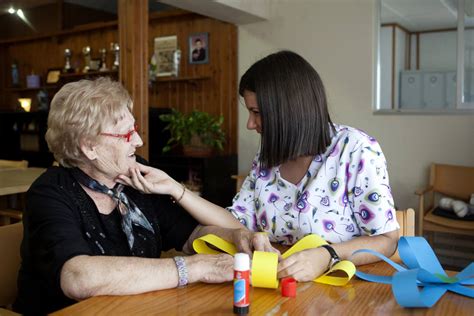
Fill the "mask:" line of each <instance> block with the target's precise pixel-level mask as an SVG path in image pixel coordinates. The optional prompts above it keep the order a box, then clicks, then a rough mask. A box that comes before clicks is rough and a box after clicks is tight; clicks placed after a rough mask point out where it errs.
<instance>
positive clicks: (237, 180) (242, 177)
mask: <svg viewBox="0 0 474 316" xmlns="http://www.w3.org/2000/svg"><path fill="white" fill-rule="evenodd" d="M246 177H247V175H246V174H234V175H232V176H231V178H232V179H235V193H237V192H239V191H240V188H241V187H242V184H243V183H244V181H245V178H246Z"/></svg>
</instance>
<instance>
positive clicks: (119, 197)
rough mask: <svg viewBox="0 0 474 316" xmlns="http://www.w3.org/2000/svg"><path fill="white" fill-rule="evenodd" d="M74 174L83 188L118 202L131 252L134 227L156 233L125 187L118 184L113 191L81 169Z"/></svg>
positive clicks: (73, 172) (77, 169) (75, 169)
mask: <svg viewBox="0 0 474 316" xmlns="http://www.w3.org/2000/svg"><path fill="white" fill-rule="evenodd" d="M72 174H73V176H74V178H76V180H77V181H79V183H80V184H82V185H83V186H85V187H87V188H89V189H91V190H94V191H97V192H100V193H103V194H107V195H108V196H110V197H111V198H112V199H113V200H114V201H117V204H118V209H119V211H120V214H121V215H122V230H123V232H124V233H125V235H126V236H127V240H128V246H129V248H130V250H132V248H133V243H134V241H135V236H134V235H133V226H132V224H135V225H137V226H141V227H143V228H145V229H146V230H148V231H150V232H152V233H153V234H154V233H155V231H154V229H153V227H152V226H151V224H150V222H149V221H148V219H147V218H146V217H145V215H143V213H142V211H140V209H139V208H138V206H137V205H136V204H135V203H134V202H133V201H132V200H131V199H129V198H128V197H127V195H126V194H125V193H124V192H122V190H123V185H122V184H119V183H117V184H116V185H115V187H114V188H113V189H110V188H108V187H107V186H105V185H103V184H101V183H99V182H98V181H96V180H94V179H92V178H91V177H89V176H88V175H87V174H85V173H84V172H83V171H82V170H81V169H79V168H74V169H73V170H72Z"/></svg>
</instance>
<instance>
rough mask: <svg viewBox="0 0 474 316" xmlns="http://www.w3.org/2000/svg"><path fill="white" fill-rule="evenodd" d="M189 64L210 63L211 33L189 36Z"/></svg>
mask: <svg viewBox="0 0 474 316" xmlns="http://www.w3.org/2000/svg"><path fill="white" fill-rule="evenodd" d="M189 63H190V64H207V63H209V33H196V34H191V35H190V36H189Z"/></svg>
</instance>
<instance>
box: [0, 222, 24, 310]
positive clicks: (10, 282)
mask: <svg viewBox="0 0 474 316" xmlns="http://www.w3.org/2000/svg"><path fill="white" fill-rule="evenodd" d="M22 238H23V223H21V222H20V223H15V224H11V225H5V226H0V256H1V258H2V259H1V264H0V306H9V305H11V304H13V302H14V300H15V298H16V295H17V285H16V284H17V283H16V282H17V276H18V270H19V268H20V261H21V259H20V245H21V240H22Z"/></svg>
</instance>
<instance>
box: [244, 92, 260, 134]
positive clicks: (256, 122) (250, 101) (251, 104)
mask: <svg viewBox="0 0 474 316" xmlns="http://www.w3.org/2000/svg"><path fill="white" fill-rule="evenodd" d="M244 101H245V106H246V107H247V110H248V111H249V119H248V121H247V129H249V130H255V131H256V132H257V133H259V134H261V133H262V120H261V118H260V110H259V109H258V104H257V95H256V94H255V92H251V91H248V90H245V91H244Z"/></svg>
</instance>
